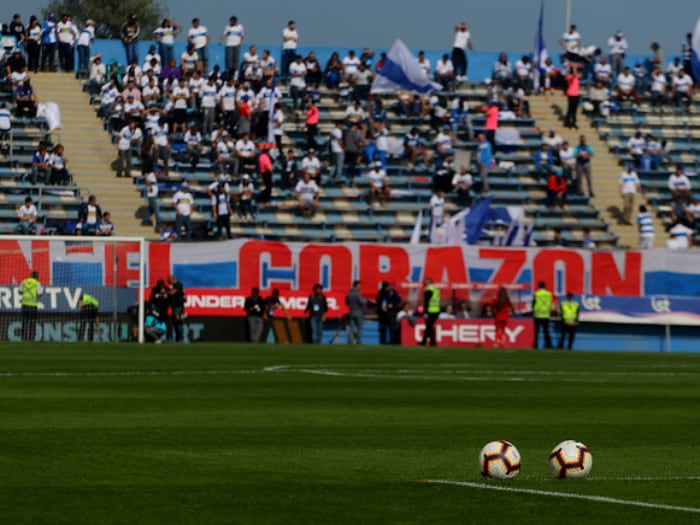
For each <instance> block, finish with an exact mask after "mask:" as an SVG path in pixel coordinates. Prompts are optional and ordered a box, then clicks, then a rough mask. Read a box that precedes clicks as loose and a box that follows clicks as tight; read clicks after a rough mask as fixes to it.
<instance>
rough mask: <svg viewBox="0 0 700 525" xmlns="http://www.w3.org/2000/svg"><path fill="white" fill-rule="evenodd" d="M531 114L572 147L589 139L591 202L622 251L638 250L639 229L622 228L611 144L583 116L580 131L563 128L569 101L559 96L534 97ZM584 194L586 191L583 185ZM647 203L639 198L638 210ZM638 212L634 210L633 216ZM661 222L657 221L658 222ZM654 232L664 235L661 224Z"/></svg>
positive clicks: (660, 241)
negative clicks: (591, 158) (584, 139)
mask: <svg viewBox="0 0 700 525" xmlns="http://www.w3.org/2000/svg"><path fill="white" fill-rule="evenodd" d="M529 102H530V113H531V115H532V117H533V118H535V119H536V120H537V123H538V125H539V126H540V127H541V128H542V129H543V130H549V129H555V130H556V132H557V134H558V135H560V136H561V137H562V138H563V139H564V140H567V141H569V144H571V145H572V146H576V144H578V141H579V136H580V135H585V136H586V142H587V143H588V144H590V145H591V147H592V148H593V151H594V153H595V156H594V159H593V161H592V168H591V178H592V183H593V192H594V193H595V197H594V198H592V199H591V204H593V205H594V206H595V207H596V208H597V209H598V210H599V211H600V214H601V217H602V218H603V220H605V222H606V223H608V225H609V226H610V231H611V232H612V233H613V234H614V235H615V236H616V237H617V238H618V246H619V247H620V248H637V246H638V245H639V234H638V230H637V226H635V225H631V226H628V225H624V224H620V216H621V213H622V197H620V191H619V185H618V183H619V179H620V173H621V172H622V166H621V165H620V161H619V159H618V158H617V157H616V156H615V155H614V154H613V153H611V152H610V148H609V146H608V144H606V143H605V142H604V141H603V140H602V139H601V137H600V133H599V132H598V130H597V129H596V128H594V127H592V126H591V125H590V122H589V120H588V119H587V118H585V117H584V116H583V115H579V118H578V127H579V129H566V128H564V126H563V116H564V115H565V114H566V97H564V96H562V95H561V94H559V93H556V94H554V95H552V96H550V97H545V96H533V97H530V99H529ZM584 190H585V191H587V187H586V186H585V185H584ZM645 202H646V199H644V198H643V197H641V198H640V197H639V196H637V199H636V201H635V206H639V205H640V204H644V203H645ZM636 214H637V211H636V210H635V213H634V216H636ZM655 221H656V222H658V219H655ZM655 230H656V231H657V232H658V231H661V226H660V224H655ZM660 237H662V236H659V235H657V238H656V242H657V245H659V246H661V245H663V242H664V239H662V238H660Z"/></svg>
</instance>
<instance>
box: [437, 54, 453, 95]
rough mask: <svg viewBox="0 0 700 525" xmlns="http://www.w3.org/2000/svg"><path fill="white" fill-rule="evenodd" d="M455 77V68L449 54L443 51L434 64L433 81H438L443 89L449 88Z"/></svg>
mask: <svg viewBox="0 0 700 525" xmlns="http://www.w3.org/2000/svg"><path fill="white" fill-rule="evenodd" d="M454 79H455V68H454V65H453V64H452V61H451V60H450V56H449V55H448V54H447V53H445V54H444V55H442V58H441V59H440V60H438V61H437V63H436V64H435V81H436V82H439V83H440V85H441V86H442V87H443V89H446V90H449V89H450V88H451V87H452V83H453V82H454Z"/></svg>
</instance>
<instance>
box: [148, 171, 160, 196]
mask: <svg viewBox="0 0 700 525" xmlns="http://www.w3.org/2000/svg"><path fill="white" fill-rule="evenodd" d="M146 185H147V189H146V197H148V198H149V199H150V198H155V197H157V196H158V179H157V178H156V174H155V173H153V172H151V173H149V174H148V175H146Z"/></svg>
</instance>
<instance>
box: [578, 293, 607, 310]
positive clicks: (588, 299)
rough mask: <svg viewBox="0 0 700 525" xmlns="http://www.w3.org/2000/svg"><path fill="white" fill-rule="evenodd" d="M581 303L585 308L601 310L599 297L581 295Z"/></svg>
mask: <svg viewBox="0 0 700 525" xmlns="http://www.w3.org/2000/svg"><path fill="white" fill-rule="evenodd" d="M581 303H582V304H583V307H584V308H585V309H586V310H592V311H593V310H602V308H601V307H600V297H596V296H594V295H593V296H585V295H582V296H581Z"/></svg>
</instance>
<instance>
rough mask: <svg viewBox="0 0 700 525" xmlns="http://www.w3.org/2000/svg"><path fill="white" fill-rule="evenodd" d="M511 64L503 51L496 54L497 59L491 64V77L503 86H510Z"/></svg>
mask: <svg viewBox="0 0 700 525" xmlns="http://www.w3.org/2000/svg"><path fill="white" fill-rule="evenodd" d="M511 70H512V66H511V65H510V61H509V60H508V56H507V55H506V54H505V53H501V54H499V55H498V60H496V62H494V64H493V72H492V73H491V76H492V78H494V79H496V80H498V83H499V84H500V85H501V86H503V87H504V88H508V87H510V82H511V76H512V75H511Z"/></svg>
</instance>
